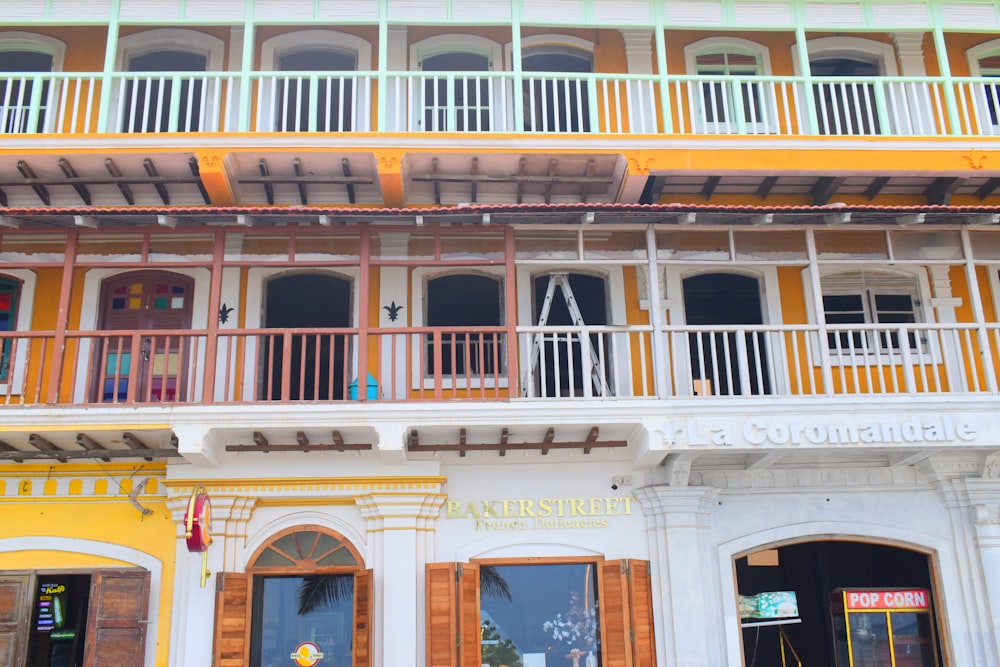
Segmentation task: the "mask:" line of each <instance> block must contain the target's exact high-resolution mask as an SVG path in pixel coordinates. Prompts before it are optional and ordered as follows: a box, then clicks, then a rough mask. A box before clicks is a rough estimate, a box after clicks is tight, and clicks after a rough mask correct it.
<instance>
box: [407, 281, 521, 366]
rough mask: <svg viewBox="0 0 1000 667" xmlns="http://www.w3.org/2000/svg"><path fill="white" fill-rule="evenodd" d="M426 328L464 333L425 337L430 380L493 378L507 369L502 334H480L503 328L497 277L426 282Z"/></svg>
mask: <svg viewBox="0 0 1000 667" xmlns="http://www.w3.org/2000/svg"><path fill="white" fill-rule="evenodd" d="M426 310H427V320H426V321H427V326H430V327H462V328H463V329H465V330H464V331H446V332H441V333H437V334H428V335H427V342H426V345H427V352H426V354H427V357H426V358H427V360H428V361H427V370H426V372H427V375H433V374H434V373H435V372H436V371H437V370H438V369H439V368H440V372H441V373H442V374H443V375H445V376H457V377H460V378H466V377H467V376H471V377H473V378H480V377H481V376H485V377H488V378H491V379H492V378H494V377H495V376H496V375H497V371H498V369H502V368H504V366H505V361H504V358H503V357H504V354H505V353H504V351H503V349H502V345H501V341H502V338H501V333H500V332H498V331H478V330H477V329H480V328H484V327H494V328H495V327H500V326H501V325H502V324H503V280H502V279H501V278H500V277H499V276H491V275H483V274H476V273H452V274H448V275H444V276H439V277H436V278H431V279H429V280H428V281H427V300H426Z"/></svg>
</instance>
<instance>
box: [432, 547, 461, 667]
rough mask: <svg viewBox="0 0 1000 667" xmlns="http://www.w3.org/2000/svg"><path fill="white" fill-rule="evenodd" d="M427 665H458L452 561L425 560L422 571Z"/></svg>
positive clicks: (455, 595) (433, 666)
mask: <svg viewBox="0 0 1000 667" xmlns="http://www.w3.org/2000/svg"><path fill="white" fill-rule="evenodd" d="M425 573H426V574H425V577H426V586H425V591H424V599H425V600H426V612H425V622H426V623H427V642H426V644H427V667H456V666H457V665H458V651H457V648H458V615H457V613H456V607H457V605H456V604H455V602H456V598H457V590H456V586H455V581H456V568H455V564H454V563H428V564H427V566H426V570H425Z"/></svg>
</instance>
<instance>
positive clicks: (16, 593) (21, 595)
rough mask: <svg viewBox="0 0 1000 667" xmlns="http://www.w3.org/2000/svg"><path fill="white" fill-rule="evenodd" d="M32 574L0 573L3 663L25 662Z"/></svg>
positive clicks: (0, 656)
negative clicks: (0, 574)
mask: <svg viewBox="0 0 1000 667" xmlns="http://www.w3.org/2000/svg"><path fill="white" fill-rule="evenodd" d="M30 584H31V577H30V576H29V575H27V574H7V575H3V576H0V665H21V664H24V649H25V645H26V643H27V639H28V631H29V629H30V628H31V620H30V619H31V595H30V588H29V586H30Z"/></svg>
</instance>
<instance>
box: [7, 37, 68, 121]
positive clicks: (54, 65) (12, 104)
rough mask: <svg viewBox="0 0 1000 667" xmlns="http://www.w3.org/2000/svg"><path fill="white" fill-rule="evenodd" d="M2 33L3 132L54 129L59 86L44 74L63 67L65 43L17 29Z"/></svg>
mask: <svg viewBox="0 0 1000 667" xmlns="http://www.w3.org/2000/svg"><path fill="white" fill-rule="evenodd" d="M0 36H2V37H3V41H0V134H23V133H27V132H48V131H51V129H52V124H53V121H54V120H55V114H54V113H53V114H50V113H48V111H49V109H53V108H55V107H56V95H57V92H58V91H57V88H58V87H57V86H56V84H55V83H54V82H52V81H50V80H48V77H45V76H44V75H45V74H46V73H48V72H57V71H60V70H61V69H62V64H63V54H64V52H65V49H66V46H65V44H63V43H62V42H61V41H59V40H58V39H53V38H51V37H47V36H45V35H36V34H35V33H31V32H21V31H17V30H11V31H6V32H4V33H2V35H0Z"/></svg>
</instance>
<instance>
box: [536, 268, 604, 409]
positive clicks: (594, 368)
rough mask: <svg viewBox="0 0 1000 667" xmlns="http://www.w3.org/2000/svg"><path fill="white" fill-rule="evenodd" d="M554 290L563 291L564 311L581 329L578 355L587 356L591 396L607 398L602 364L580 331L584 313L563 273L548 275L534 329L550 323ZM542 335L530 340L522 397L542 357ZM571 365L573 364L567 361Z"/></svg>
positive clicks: (586, 335) (539, 334)
mask: <svg viewBox="0 0 1000 667" xmlns="http://www.w3.org/2000/svg"><path fill="white" fill-rule="evenodd" d="M556 287H559V289H561V290H562V294H563V298H564V299H566V308H567V309H568V310H569V316H570V319H571V320H572V321H573V326H576V327H580V333H579V336H580V351H581V353H582V352H583V351H584V348H586V350H587V351H588V352H590V355H589V356H590V378H591V381H592V382H593V383H594V394H595V395H597V396H606V395H608V393H610V392H609V390H608V382H607V379H606V378H605V377H604V373H603V372H602V371H603V365H602V364H601V358H600V356H599V355H598V354H597V350H595V349H594V346H593V345H591V344H590V335H589V334H588V333H587V332H586V331H584V330H583V327H585V326H586V325H587V323H586V322H584V321H583V313H581V312H580V306H579V305H578V304H577V302H576V296H574V294H573V288H572V287H570V284H569V274H568V273H566V272H558V273H552V274H550V275H549V285H548V287H547V288H546V289H545V298H543V299H542V308H541V311H540V312H539V313H538V323H537V325H536V326H539V327H544V326H546V325H547V323H548V321H549V312H550V311H551V310H552V300H553V299H554V298H555V294H556ZM544 337H545V334H544V332H541V331H539V332H536V333H535V335H534V336H533V337H532V341H531V352H530V354H529V355H528V359H529V363H528V368H527V376H528V377H526V378H525V380H524V381H523V382H522V383H521V388H522V389H521V391H522V393H524V392H527V391H528V378H529V377H534V376H535V368H536V367H537V366H538V363H539V360H540V358H541V354H542V343H543V342H544ZM570 361H571V362H572V360H570Z"/></svg>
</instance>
